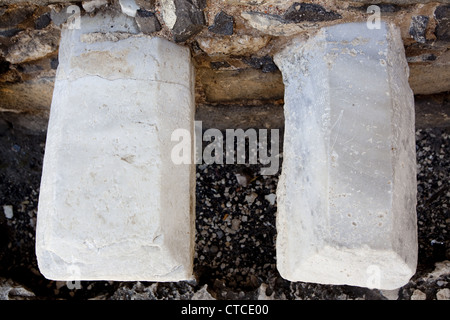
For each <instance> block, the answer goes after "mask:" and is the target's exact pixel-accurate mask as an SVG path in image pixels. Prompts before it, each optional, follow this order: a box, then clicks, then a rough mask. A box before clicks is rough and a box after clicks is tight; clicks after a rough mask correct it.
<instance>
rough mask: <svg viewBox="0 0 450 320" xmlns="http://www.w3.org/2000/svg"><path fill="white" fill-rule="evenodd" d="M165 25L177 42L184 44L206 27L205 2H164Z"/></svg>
mask: <svg viewBox="0 0 450 320" xmlns="http://www.w3.org/2000/svg"><path fill="white" fill-rule="evenodd" d="M161 7H162V11H163V19H164V22H165V24H166V25H167V26H168V27H169V29H171V31H172V33H173V39H174V41H175V42H184V41H186V40H188V39H189V38H190V37H192V36H194V35H196V34H197V33H199V32H200V31H201V30H202V29H203V27H204V26H205V25H206V19H205V15H204V13H203V9H204V8H205V7H206V1H205V0H193V1H188V0H162V1H161Z"/></svg>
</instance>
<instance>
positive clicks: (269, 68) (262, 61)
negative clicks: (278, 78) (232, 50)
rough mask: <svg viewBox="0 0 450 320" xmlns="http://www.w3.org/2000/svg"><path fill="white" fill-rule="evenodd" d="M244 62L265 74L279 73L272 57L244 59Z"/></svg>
mask: <svg viewBox="0 0 450 320" xmlns="http://www.w3.org/2000/svg"><path fill="white" fill-rule="evenodd" d="M243 61H244V62H245V63H246V64H248V65H249V66H251V67H253V68H255V69H261V71H262V72H264V73H267V72H275V71H278V67H277V65H276V64H275V63H274V62H273V59H272V57H271V56H267V55H266V56H264V57H250V58H244V59H243Z"/></svg>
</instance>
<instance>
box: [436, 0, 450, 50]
mask: <svg viewBox="0 0 450 320" xmlns="http://www.w3.org/2000/svg"><path fill="white" fill-rule="evenodd" d="M434 16H435V18H436V29H435V35H436V39H437V40H438V41H450V5H449V4H447V5H441V6H439V7H437V8H436V10H435V11H434Z"/></svg>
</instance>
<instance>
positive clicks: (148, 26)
mask: <svg viewBox="0 0 450 320" xmlns="http://www.w3.org/2000/svg"><path fill="white" fill-rule="evenodd" d="M136 24H137V25H138V27H139V30H141V31H142V32H143V33H146V34H150V33H153V32H157V31H159V30H161V24H160V23H159V20H158V18H157V17H156V15H155V14H154V13H153V12H150V11H147V10H142V9H139V10H138V11H137V13H136Z"/></svg>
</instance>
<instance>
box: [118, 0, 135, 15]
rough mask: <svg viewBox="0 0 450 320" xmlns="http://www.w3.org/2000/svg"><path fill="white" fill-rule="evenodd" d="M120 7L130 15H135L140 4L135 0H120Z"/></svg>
mask: <svg viewBox="0 0 450 320" xmlns="http://www.w3.org/2000/svg"><path fill="white" fill-rule="evenodd" d="M119 3H120V8H121V9H122V12H123V13H124V14H126V15H127V16H130V17H135V16H136V12H137V10H139V6H138V5H137V4H136V2H135V1H134V0H119Z"/></svg>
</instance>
